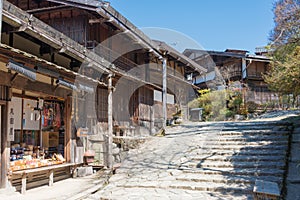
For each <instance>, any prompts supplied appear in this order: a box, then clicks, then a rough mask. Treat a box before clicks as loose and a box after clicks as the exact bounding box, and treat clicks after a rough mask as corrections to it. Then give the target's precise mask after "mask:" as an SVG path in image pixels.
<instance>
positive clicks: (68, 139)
mask: <svg viewBox="0 0 300 200" xmlns="http://www.w3.org/2000/svg"><path fill="white" fill-rule="evenodd" d="M65 113H66V118H65V120H66V121H65V158H66V161H67V162H71V160H72V159H71V150H73V148H72V120H71V119H72V116H71V115H72V97H71V96H68V97H67V100H66V103H65ZM73 114H74V113H73ZM74 117H75V116H74Z"/></svg>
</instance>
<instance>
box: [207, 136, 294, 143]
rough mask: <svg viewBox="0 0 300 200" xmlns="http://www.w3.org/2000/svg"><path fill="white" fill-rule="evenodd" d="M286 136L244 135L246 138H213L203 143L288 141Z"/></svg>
mask: <svg viewBox="0 0 300 200" xmlns="http://www.w3.org/2000/svg"><path fill="white" fill-rule="evenodd" d="M288 139H289V138H288V136H277V135H272V136H259V135H258V136H256V135H255V136H253V135H246V136H214V137H211V138H209V136H208V137H207V138H205V139H204V141H247V142H255V141H271V142H273V141H288Z"/></svg>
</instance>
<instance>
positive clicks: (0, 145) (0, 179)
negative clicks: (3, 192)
mask: <svg viewBox="0 0 300 200" xmlns="http://www.w3.org/2000/svg"><path fill="white" fill-rule="evenodd" d="M0 103H1V102H0ZM2 107H3V105H1V104H0V152H1V154H2V138H1V135H2V134H3V123H2V119H3V112H2V110H3V109H2ZM0 170H1V173H0V188H2V187H3V185H2V179H3V178H4V177H2V156H1V155H0Z"/></svg>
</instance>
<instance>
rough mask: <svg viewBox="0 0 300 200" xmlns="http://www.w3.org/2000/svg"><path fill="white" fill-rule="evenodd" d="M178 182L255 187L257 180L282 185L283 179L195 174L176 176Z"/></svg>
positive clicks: (276, 177)
mask: <svg viewBox="0 0 300 200" xmlns="http://www.w3.org/2000/svg"><path fill="white" fill-rule="evenodd" d="M176 180H179V181H190V182H206V183H207V184H210V183H211V182H213V183H226V184H227V183H246V184H251V185H254V184H255V181H256V180H264V181H271V182H276V183H280V182H282V180H283V178H282V177H278V176H247V175H240V176H238V175H231V174H229V175H218V174H217V175H215V174H206V175H200V174H195V173H184V174H181V175H179V176H176Z"/></svg>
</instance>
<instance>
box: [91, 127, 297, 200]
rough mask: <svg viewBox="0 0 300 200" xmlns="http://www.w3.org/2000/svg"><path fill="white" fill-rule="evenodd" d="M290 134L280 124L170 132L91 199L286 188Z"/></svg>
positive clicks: (223, 195)
mask: <svg viewBox="0 0 300 200" xmlns="http://www.w3.org/2000/svg"><path fill="white" fill-rule="evenodd" d="M290 132H291V127H290V125H289V124H288V123H283V122H280V121H275V122H274V121H271V122H234V123H232V122H231V123H227V122H224V123H210V124H190V125H185V126H184V125H183V126H181V127H177V128H173V129H168V130H167V131H166V137H162V138H154V139H153V140H152V141H150V142H146V143H145V144H144V145H145V146H144V147H143V148H142V149H139V150H136V151H133V152H130V155H129V157H128V159H127V160H126V161H125V162H124V163H123V165H122V167H121V168H120V169H118V170H117V172H116V174H115V175H114V176H113V177H112V178H111V179H110V184H109V185H108V186H107V187H106V188H104V189H103V190H102V191H100V192H98V193H96V194H94V195H92V196H91V197H90V198H92V199H93V198H94V199H95V198H99V197H101V198H103V199H124V198H125V199H135V198H136V199H143V198H144V199H148V198H149V199H182V198H184V199H204V200H205V199H207V200H210V199H212V200H214V199H226V200H229V199H249V200H250V199H253V187H254V184H255V181H256V180H264V181H271V182H276V183H277V184H278V186H279V188H280V190H282V189H283V185H284V178H285V176H284V174H285V173H286V169H287V166H286V163H287V156H288V151H289V137H290ZM179 197H180V198H179Z"/></svg>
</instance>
